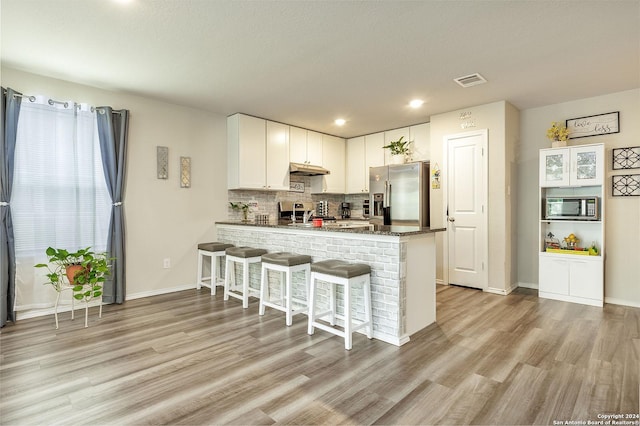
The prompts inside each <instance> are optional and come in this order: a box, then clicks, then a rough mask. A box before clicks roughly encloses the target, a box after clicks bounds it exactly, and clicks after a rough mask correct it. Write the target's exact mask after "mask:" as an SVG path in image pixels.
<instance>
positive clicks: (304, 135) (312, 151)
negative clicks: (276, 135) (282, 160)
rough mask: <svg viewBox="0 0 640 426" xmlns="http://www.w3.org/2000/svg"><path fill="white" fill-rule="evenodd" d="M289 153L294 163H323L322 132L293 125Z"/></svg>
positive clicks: (290, 131)
mask: <svg viewBox="0 0 640 426" xmlns="http://www.w3.org/2000/svg"><path fill="white" fill-rule="evenodd" d="M289 155H290V161H291V162H292V163H302V164H313V165H320V164H322V134H321V133H318V132H314V131H312V130H306V129H301V128H299V127H294V126H291V127H290V128H289Z"/></svg>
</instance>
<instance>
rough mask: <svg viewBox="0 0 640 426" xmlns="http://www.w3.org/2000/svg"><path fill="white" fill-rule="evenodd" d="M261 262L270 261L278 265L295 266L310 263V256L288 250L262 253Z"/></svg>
mask: <svg viewBox="0 0 640 426" xmlns="http://www.w3.org/2000/svg"><path fill="white" fill-rule="evenodd" d="M262 263H271V264H273V265H279V266H296V265H302V264H305V263H311V256H307V255H305V254H295V253H288V252H278V253H267V254H263V255H262Z"/></svg>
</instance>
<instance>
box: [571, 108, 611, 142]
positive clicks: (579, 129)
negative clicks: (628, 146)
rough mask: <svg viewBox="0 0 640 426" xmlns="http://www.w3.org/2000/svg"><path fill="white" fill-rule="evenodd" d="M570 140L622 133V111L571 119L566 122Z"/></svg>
mask: <svg viewBox="0 0 640 426" xmlns="http://www.w3.org/2000/svg"><path fill="white" fill-rule="evenodd" d="M566 125H567V129H569V139H577V138H586V137H588V136H597V135H606V134H609V133H620V111H616V112H608V113H606V114H598V115H590V116H588V117H580V118H571V119H569V120H567V121H566Z"/></svg>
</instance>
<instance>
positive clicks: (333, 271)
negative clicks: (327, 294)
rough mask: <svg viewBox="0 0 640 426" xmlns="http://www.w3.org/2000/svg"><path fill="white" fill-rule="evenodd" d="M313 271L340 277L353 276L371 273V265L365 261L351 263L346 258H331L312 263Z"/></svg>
mask: <svg viewBox="0 0 640 426" xmlns="http://www.w3.org/2000/svg"><path fill="white" fill-rule="evenodd" d="M311 272H317V273H319V274H327V275H332V276H334V277H340V278H353V277H359V276H360V275H366V274H370V273H371V267H370V266H369V265H365V264H363V263H349V262H345V261H344V260H338V259H331V260H323V261H322V262H316V263H314V264H312V265H311Z"/></svg>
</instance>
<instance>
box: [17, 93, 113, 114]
mask: <svg viewBox="0 0 640 426" xmlns="http://www.w3.org/2000/svg"><path fill="white" fill-rule="evenodd" d="M4 93H7V90H6V89H5V90H4ZM13 96H14V98H15V97H17V96H19V97H21V98H26V99H28V100H29V102H35V101H36V97H35V96H33V95H22V94H20V93H14V94H13ZM47 103H48V104H49V105H51V106H53V105H55V104H60V105H64V107H65V108H69V102H68V101H56V100H55V99H49V100H48V101H47ZM74 105H75V106H76V108H77V107H79V106H80V104H78V103H75V102H74ZM104 108H105V107H94V106H92V107H91V112H94V111H98V112H99V113H100V114H104ZM123 111H124V110H115V109H114V110H111V112H113V113H116V114H122V112H123Z"/></svg>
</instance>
